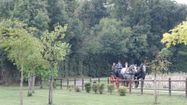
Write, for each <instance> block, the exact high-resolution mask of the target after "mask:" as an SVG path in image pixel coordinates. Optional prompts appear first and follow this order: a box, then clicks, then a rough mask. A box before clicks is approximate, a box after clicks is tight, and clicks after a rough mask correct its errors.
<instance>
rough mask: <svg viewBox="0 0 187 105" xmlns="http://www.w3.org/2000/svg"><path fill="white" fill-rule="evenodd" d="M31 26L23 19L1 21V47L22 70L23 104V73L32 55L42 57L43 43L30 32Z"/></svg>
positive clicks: (21, 103) (21, 92)
mask: <svg viewBox="0 0 187 105" xmlns="http://www.w3.org/2000/svg"><path fill="white" fill-rule="evenodd" d="M28 30H29V27H28V26H27V25H26V24H24V23H23V22H21V21H17V20H4V21H2V22H1V23H0V47H1V48H3V49H4V50H5V51H6V53H7V56H8V58H9V59H10V60H11V61H12V62H14V64H15V65H16V66H17V68H18V69H19V70H20V74H21V77H20V78H21V79H20V105H23V89H22V87H23V76H24V75H23V74H24V72H25V71H26V69H27V66H28V64H29V63H28V62H27V61H30V60H31V59H33V58H32V57H33V56H34V59H35V55H34V54H36V55H38V56H37V57H39V56H40V57H41V56H42V55H41V51H42V49H43V48H42V43H41V42H40V41H39V39H37V38H35V37H33V35H32V34H31V33H29V31H28Z"/></svg>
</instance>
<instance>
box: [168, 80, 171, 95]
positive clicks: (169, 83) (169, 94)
mask: <svg viewBox="0 0 187 105" xmlns="http://www.w3.org/2000/svg"><path fill="white" fill-rule="evenodd" d="M168 82H169V96H171V78H169V81H168Z"/></svg>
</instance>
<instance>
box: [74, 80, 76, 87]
mask: <svg viewBox="0 0 187 105" xmlns="http://www.w3.org/2000/svg"><path fill="white" fill-rule="evenodd" d="M75 87H76V78H74V88H75Z"/></svg>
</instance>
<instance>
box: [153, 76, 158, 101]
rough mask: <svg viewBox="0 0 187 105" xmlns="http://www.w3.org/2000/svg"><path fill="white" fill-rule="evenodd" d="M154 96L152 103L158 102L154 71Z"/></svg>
mask: <svg viewBox="0 0 187 105" xmlns="http://www.w3.org/2000/svg"><path fill="white" fill-rule="evenodd" d="M154 97H155V102H154V104H158V94H157V82H156V73H155V74H154Z"/></svg>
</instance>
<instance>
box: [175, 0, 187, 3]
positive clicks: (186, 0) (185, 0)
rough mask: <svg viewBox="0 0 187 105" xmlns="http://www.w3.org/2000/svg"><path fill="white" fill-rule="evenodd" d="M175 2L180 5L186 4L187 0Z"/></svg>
mask: <svg viewBox="0 0 187 105" xmlns="http://www.w3.org/2000/svg"><path fill="white" fill-rule="evenodd" d="M175 1H177V2H178V3H182V4H187V0H175Z"/></svg>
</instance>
